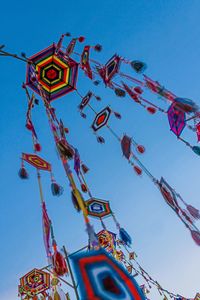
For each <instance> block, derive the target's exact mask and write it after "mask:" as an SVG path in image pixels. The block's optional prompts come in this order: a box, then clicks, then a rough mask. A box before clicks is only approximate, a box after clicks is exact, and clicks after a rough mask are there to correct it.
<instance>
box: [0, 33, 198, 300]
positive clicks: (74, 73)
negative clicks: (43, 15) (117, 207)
mask: <svg viewBox="0 0 200 300" xmlns="http://www.w3.org/2000/svg"><path fill="white" fill-rule="evenodd" d="M65 36H68V37H69V36H70V35H69V34H63V35H62V36H61V38H60V39H59V41H58V43H57V44H53V45H51V46H49V47H48V48H46V49H44V50H42V51H41V52H39V53H37V54H35V55H34V56H32V57H30V58H27V57H26V55H25V54H24V53H22V55H21V56H18V55H15V54H11V53H8V52H6V51H4V50H3V49H4V47H3V46H1V47H0V55H2V56H12V57H14V58H16V59H19V60H22V61H25V62H26V63H27V74H26V83H24V84H23V86H22V87H23V89H24V90H25V93H26V96H27V100H28V108H27V113H26V128H27V130H29V132H30V133H31V137H32V143H33V153H22V157H21V168H20V171H19V176H20V177H21V178H22V179H27V178H28V172H27V170H26V167H25V163H28V164H31V165H32V166H33V167H35V168H36V171H37V180H38V185H39V191H40V198H41V204H42V205H41V207H42V220H43V234H44V244H45V249H46V254H47V258H48V266H47V267H44V268H43V269H41V270H39V269H34V270H32V271H31V272H29V273H28V274H26V275H25V276H23V277H22V278H21V279H20V285H19V296H20V297H21V299H22V300H42V299H49V300H64V299H65V300H68V299H70V297H69V294H68V293H67V294H66V293H65V292H64V291H63V290H62V287H61V284H67V285H69V286H70V287H71V288H73V289H74V292H75V296H76V298H77V299H83V300H86V299H88V300H91V299H92V300H94V299H104V300H106V299H110V300H111V299H121V300H123V299H133V300H139V299H149V297H150V291H151V288H152V287H155V288H156V289H157V290H158V291H159V293H160V296H161V297H162V299H164V300H167V299H169V298H168V297H170V298H172V299H176V300H178V299H179V300H181V299H182V300H184V299H185V300H186V298H184V297H183V296H180V295H177V294H174V293H172V292H170V291H168V290H167V289H164V288H163V287H162V286H161V285H160V284H159V283H158V282H157V280H154V279H153V278H152V277H151V276H150V275H149V274H148V272H146V271H145V270H144V268H142V267H141V265H140V264H139V263H138V261H137V256H136V254H135V252H133V251H132V250H131V248H130V247H131V243H132V240H131V237H130V236H129V234H128V233H127V232H126V230H125V229H124V228H123V227H121V225H120V223H119V222H118V221H117V219H116V216H115V215H114V213H113V211H112V210H111V208H110V203H109V202H108V201H106V200H101V199H98V198H95V197H94V196H93V194H92V192H91V190H90V189H89V186H88V184H87V182H86V178H85V177H86V176H85V175H86V174H87V172H88V171H89V168H88V167H87V166H86V165H85V164H84V163H83V162H82V160H81V158H80V154H79V151H78V149H76V147H74V146H73V145H71V144H70V143H69V142H68V139H67V134H68V133H69V130H68V128H66V127H65V126H64V123H63V122H62V120H59V119H58V118H57V115H56V111H55V109H54V108H53V107H52V101H53V100H55V99H57V98H59V97H61V96H64V95H66V94H68V93H70V92H72V91H75V92H76V94H77V95H78V96H79V97H80V98H81V102H80V104H79V106H78V110H79V112H80V115H81V116H82V117H83V118H84V119H85V118H86V117H87V115H86V113H85V110H86V108H89V109H90V110H92V111H93V113H94V114H95V118H94V121H93V123H92V125H91V128H92V130H93V132H94V133H95V135H96V138H97V141H98V142H99V143H101V144H103V143H104V142H105V139H104V137H103V136H101V135H99V130H100V129H101V128H102V127H105V128H107V129H108V130H109V132H110V133H111V134H112V135H113V136H114V137H115V138H116V139H117V141H118V142H119V144H120V147H121V150H122V153H123V156H124V157H125V159H126V160H128V162H129V164H130V165H131V166H132V168H133V169H134V171H135V173H136V174H137V175H141V174H142V173H143V172H144V173H146V175H147V176H149V178H150V179H151V180H152V182H153V183H154V184H155V186H156V187H157V188H158V189H159V190H160V192H161V194H162V196H163V198H164V199H165V201H166V203H167V204H168V205H169V206H170V207H171V208H172V209H173V211H174V212H175V213H176V215H177V216H178V217H179V218H180V220H181V221H182V222H183V224H184V225H185V226H186V227H187V229H188V230H189V231H190V232H191V236H192V238H193V240H194V241H195V242H196V244H197V245H198V246H200V231H199V229H198V228H197V227H196V225H195V220H197V219H200V213H199V210H197V209H196V208H194V207H193V206H191V205H188V204H187V203H186V202H185V201H184V200H183V199H182V197H181V196H180V195H179V194H178V193H177V192H176V191H175V190H174V189H173V188H172V187H171V186H170V185H169V184H168V183H167V181H166V180H165V179H164V178H163V177H161V179H160V180H158V179H156V178H155V177H154V176H153V175H152V174H151V172H150V171H149V170H148V169H147V168H146V167H145V166H144V165H143V163H142V162H141V160H140V158H138V155H137V153H138V154H143V153H144V152H145V148H144V146H143V145H141V144H139V143H137V142H136V140H135V139H133V138H132V137H130V136H128V135H127V134H124V135H123V136H122V137H120V136H119V135H118V134H117V133H116V132H115V131H114V130H113V129H112V128H111V127H110V125H109V124H108V122H109V120H110V117H111V115H114V116H115V117H116V118H117V119H121V114H120V113H118V112H116V111H114V110H112V109H111V107H110V106H106V107H104V108H103V109H101V110H100V111H99V112H97V111H96V110H95V109H94V108H93V106H92V105H91V100H92V98H95V99H96V100H97V101H100V100H101V98H100V97H99V96H96V95H95V94H94V93H93V92H91V91H89V92H88V93H87V94H86V95H85V96H82V95H81V93H80V92H79V91H78V89H77V87H76V83H77V78H78V71H79V69H81V70H83V71H84V74H85V75H86V76H87V77H88V78H89V79H90V80H92V81H93V83H94V84H95V85H99V84H100V81H103V83H104V84H105V86H107V87H109V88H111V89H112V90H113V91H114V92H115V94H116V95H117V96H119V97H125V95H128V96H130V98H131V99H132V100H134V102H135V103H136V104H139V105H141V106H142V107H143V108H145V109H146V111H147V112H149V113H150V114H155V113H156V112H157V111H159V112H162V113H165V114H167V116H168V120H169V124H170V129H171V131H172V132H173V133H174V134H175V135H176V136H177V138H178V139H179V140H181V141H182V142H184V143H185V144H186V145H187V146H189V147H190V148H191V149H192V150H193V151H194V152H195V153H196V154H197V155H200V147H199V146H192V145H191V144H190V143H189V142H187V141H186V140H184V139H183V138H182V137H180V135H181V133H182V131H183V129H184V127H185V126H187V127H188V128H189V129H190V130H192V131H195V132H196V133H197V138H198V141H199V140H200V112H199V110H198V106H197V105H196V104H195V103H194V102H193V101H192V100H189V99H185V98H179V97H177V96H175V95H174V94H173V93H171V92H170V91H168V90H167V89H165V88H164V87H163V86H161V85H160V84H159V83H158V82H156V81H153V80H152V79H151V78H149V77H148V76H146V75H142V76H143V80H139V79H136V78H134V77H132V76H130V75H127V74H125V73H122V72H121V71H120V67H121V63H124V64H128V65H130V66H131V67H132V68H133V69H134V71H135V72H136V74H143V72H144V71H145V69H146V64H145V63H143V62H141V61H137V60H135V61H128V60H126V59H124V58H122V57H120V56H119V55H114V56H113V57H112V58H111V59H110V60H109V61H108V62H107V63H106V64H105V65H102V64H100V63H99V62H97V61H94V60H92V59H90V50H91V49H94V50H95V51H101V48H102V47H101V46H100V45H95V46H88V45H87V46H85V47H84V49H83V51H82V53H81V54H79V53H77V52H75V46H76V43H77V42H80V43H82V42H84V37H79V38H72V39H71V41H70V42H69V44H68V46H67V47H63V42H64V41H63V40H64V38H65ZM72 55H74V56H75V55H76V56H79V57H80V62H77V61H76V60H75V59H73V58H72ZM117 75H118V76H117ZM117 77H118V79H120V80H117ZM114 79H115V81H114ZM29 88H31V89H32V90H33V92H35V93H36V94H38V95H39V96H40V97H41V100H42V103H43V104H44V107H45V111H46V115H47V118H48V121H49V125H50V130H51V132H52V135H53V138H54V141H55V145H56V148H57V152H58V155H59V157H60V159H61V162H62V165H63V168H64V171H65V173H66V176H67V179H68V181H69V186H70V189H71V198H72V203H73V205H74V207H75V209H76V210H77V211H78V212H81V213H82V215H83V218H84V221H85V226H86V231H87V234H88V245H87V246H86V247H85V249H87V251H85V249H84V250H82V251H77V252H76V253H74V254H69V253H67V252H66V250H65V248H63V252H64V254H63V253H62V251H61V252H60V251H59V250H58V247H57V243H56V240H55V236H54V232H53V225H52V222H51V220H50V218H49V216H48V213H47V208H46V203H45V200H44V199H45V197H44V195H43V190H42V181H41V170H43V171H47V172H49V173H50V177H51V190H52V194H53V195H54V196H60V195H61V194H62V193H63V188H62V187H61V186H60V185H59V184H58V183H57V182H56V180H55V178H54V175H53V173H52V166H51V164H50V163H49V162H47V161H46V160H44V159H43V158H41V156H40V155H38V154H39V152H41V150H42V147H41V145H40V143H39V139H38V135H37V133H36V129H35V126H34V123H33V120H32V111H33V108H35V107H36V106H37V105H38V104H39V100H38V99H36V97H35V94H34V93H32V94H31V92H30V90H29ZM145 90H148V91H150V92H153V93H154V94H157V95H159V97H162V98H163V99H165V100H166V102H169V103H170V106H169V108H168V109H167V110H165V109H164V108H161V107H159V106H158V105H156V104H154V103H152V102H150V101H149V100H146V99H145V98H143V93H144V92H145ZM189 122H193V123H194V124H193V125H191V124H189ZM71 164H72V166H71ZM85 198H86V200H85ZM109 216H111V217H112V218H113V221H114V223H115V224H116V228H117V232H118V233H117V234H116V233H113V232H111V231H110V230H108V229H107V227H106V225H105V222H104V220H103V219H104V218H105V217H109ZM90 217H94V218H97V219H98V220H99V222H100V224H101V226H102V230H101V231H100V232H98V233H96V232H95V230H94V227H93V225H92V224H91V221H90ZM71 263H72V264H73V270H72V268H71ZM74 274H75V276H76V281H75V278H74ZM68 275H69V276H70V277H71V280H70V283H69V282H68V281H66V280H65V279H63V276H68ZM136 276H141V278H142V279H143V280H144V281H145V284H143V285H141V286H139V285H138V284H137V283H136V281H135V277H136ZM76 282H77V283H76ZM193 299H194V300H198V299H200V295H199V294H197V295H196V296H195V298H193ZM190 300H192V299H190Z"/></svg>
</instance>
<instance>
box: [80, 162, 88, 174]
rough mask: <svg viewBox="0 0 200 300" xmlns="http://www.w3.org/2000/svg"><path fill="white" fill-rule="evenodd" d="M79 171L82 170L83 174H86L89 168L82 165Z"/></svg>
mask: <svg viewBox="0 0 200 300" xmlns="http://www.w3.org/2000/svg"><path fill="white" fill-rule="evenodd" d="M81 169H82V171H83V173H84V174H86V173H87V172H88V171H89V168H88V167H87V166H86V165H84V164H82V165H81Z"/></svg>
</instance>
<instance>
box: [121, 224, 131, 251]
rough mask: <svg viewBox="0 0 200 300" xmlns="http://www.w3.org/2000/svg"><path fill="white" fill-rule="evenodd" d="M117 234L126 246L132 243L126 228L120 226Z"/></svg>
mask: <svg viewBox="0 0 200 300" xmlns="http://www.w3.org/2000/svg"><path fill="white" fill-rule="evenodd" d="M119 236H120V239H121V240H122V241H123V242H124V243H125V244H126V245H127V246H128V247H130V245H131V244H132V239H131V237H130V235H129V234H128V233H127V232H126V230H125V229H124V228H120V230H119Z"/></svg>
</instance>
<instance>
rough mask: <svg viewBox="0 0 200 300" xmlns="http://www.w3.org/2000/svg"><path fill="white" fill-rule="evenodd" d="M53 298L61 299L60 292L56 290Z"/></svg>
mask: <svg viewBox="0 0 200 300" xmlns="http://www.w3.org/2000/svg"><path fill="white" fill-rule="evenodd" d="M53 300H61V298H60V295H59V294H58V292H57V291H55V293H54V295H53Z"/></svg>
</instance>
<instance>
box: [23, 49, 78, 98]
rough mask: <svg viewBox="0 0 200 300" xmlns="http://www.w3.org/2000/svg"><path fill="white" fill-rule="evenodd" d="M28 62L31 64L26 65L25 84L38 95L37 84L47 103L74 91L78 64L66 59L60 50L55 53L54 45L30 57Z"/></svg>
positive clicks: (68, 58)
mask: <svg viewBox="0 0 200 300" xmlns="http://www.w3.org/2000/svg"><path fill="white" fill-rule="evenodd" d="M29 61H31V62H32V64H30V63H29V64H28V65H27V73H26V84H27V85H28V86H29V87H30V88H31V89H32V90H34V91H35V92H36V93H38V94H40V91H39V89H38V83H39V84H40V85H41V86H42V88H43V90H44V91H45V94H46V97H47V99H48V100H49V101H52V100H55V99H57V98H59V97H61V96H63V95H65V94H68V93H69V92H71V91H73V90H75V89H76V81H77V75H78V63H77V62H75V61H74V60H73V59H72V58H70V57H67V56H66V55H65V54H64V52H62V51H61V50H58V51H56V45H55V44H53V45H51V46H49V47H48V48H46V49H44V50H42V51H41V52H39V53H37V54H35V55H33V56H31V57H30V58H29ZM33 66H34V68H35V71H36V73H37V80H33V77H32V69H33ZM37 81H38V82H37Z"/></svg>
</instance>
